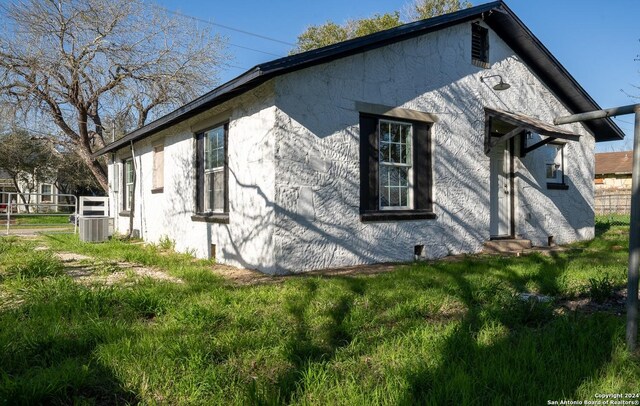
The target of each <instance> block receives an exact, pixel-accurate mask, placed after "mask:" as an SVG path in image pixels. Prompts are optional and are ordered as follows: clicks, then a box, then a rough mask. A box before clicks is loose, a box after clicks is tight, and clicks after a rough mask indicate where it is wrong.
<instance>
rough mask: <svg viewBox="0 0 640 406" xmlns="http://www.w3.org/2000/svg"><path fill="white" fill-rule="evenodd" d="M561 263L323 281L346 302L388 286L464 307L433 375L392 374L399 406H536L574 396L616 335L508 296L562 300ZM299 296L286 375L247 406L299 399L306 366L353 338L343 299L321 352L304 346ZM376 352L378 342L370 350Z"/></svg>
mask: <svg viewBox="0 0 640 406" xmlns="http://www.w3.org/2000/svg"><path fill="white" fill-rule="evenodd" d="M574 255H578V253H576V254H574ZM570 260H571V256H570V255H565V256H561V255H560V256H551V257H545V256H537V255H533V256H530V257H527V258H523V259H522V261H523V262H525V263H526V264H527V265H528V267H529V268H530V269H531V270H530V271H527V272H526V273H518V272H517V271H516V270H514V269H511V267H510V266H511V264H513V261H511V260H503V259H500V258H486V259H485V258H480V259H469V260H464V261H462V262H460V263H453V264H452V263H436V264H431V265H423V266H422V265H417V266H414V267H413V268H412V269H411V268H410V269H406V270H404V271H398V272H397V273H396V274H394V275H379V276H377V277H375V278H372V277H352V276H347V277H345V276H337V277H328V278H337V279H338V280H339V281H340V282H343V281H344V283H345V284H346V285H347V286H349V291H350V293H353V294H363V293H365V292H367V291H369V290H376V289H380V286H379V284H380V285H384V284H388V283H390V281H391V280H393V281H395V284H396V285H397V286H402V285H403V284H414V285H420V286H430V288H435V289H441V290H443V291H447V292H448V293H450V294H452V295H453V296H454V297H455V298H456V299H458V300H460V301H461V302H462V303H463V304H464V306H465V307H466V309H467V311H466V313H465V314H464V316H463V318H462V319H461V320H460V321H459V324H458V325H457V326H455V328H453V329H452V331H451V332H450V333H449V335H448V336H446V337H445V338H444V343H443V345H442V347H441V348H442V349H441V350H440V351H439V352H438V354H437V355H436V354H433V356H434V357H438V359H439V360H440V362H439V364H438V366H436V367H433V366H429V365H428V364H427V362H426V360H425V362H421V360H420V359H419V358H418V359H415V360H414V362H413V363H411V365H410V366H408V367H407V368H406V370H404V372H402V369H401V370H400V371H399V374H400V375H401V376H402V375H403V374H404V376H403V377H402V379H403V381H404V382H405V390H404V393H403V394H402V395H400V397H399V398H398V399H397V402H398V403H399V404H438V405H439V404H491V403H492V404H542V403H546V400H548V399H554V400H556V399H567V398H568V399H571V398H572V397H573V396H574V395H576V394H577V391H578V389H579V387H580V386H581V385H582V384H583V383H584V382H587V381H589V380H590V379H592V378H594V377H596V376H597V374H598V373H599V371H600V370H601V369H602V367H603V366H605V365H606V364H607V363H608V362H609V361H610V360H611V354H612V349H613V348H614V346H615V343H616V342H617V340H618V339H619V338H620V335H621V334H622V333H621V332H622V330H621V326H622V321H621V320H620V319H619V318H617V317H615V316H612V315H608V314H595V315H590V316H585V315H580V314H577V313H570V314H563V315H560V314H556V313H554V307H553V304H552V303H541V302H537V301H522V300H520V299H519V298H518V297H517V296H515V295H514V292H522V291H526V287H532V286H533V287H534V288H535V290H537V291H539V292H542V293H545V294H551V295H553V294H557V293H560V292H562V286H561V283H562V277H563V274H564V273H565V272H566V269H567V265H568V263H569V262H570ZM434 277H435V279H434ZM377 285H378V286H377ZM304 286H305V289H304V292H303V293H301V294H300V295H299V296H297V297H296V299H295V300H293V301H290V302H289V304H288V306H289V311H290V312H291V314H292V315H293V316H294V319H295V323H296V329H295V331H296V333H295V335H293V336H292V337H291V342H290V343H289V346H288V348H289V352H288V359H289V361H290V362H291V363H292V364H293V368H292V369H291V370H290V371H289V372H288V373H286V374H285V375H283V376H280V377H279V378H278V379H277V386H278V389H279V391H280V392H279V396H277V397H276V398H273V397H272V398H268V397H267V398H263V399H262V401H258V402H256V403H262V404H268V403H279V402H284V403H288V402H291V401H292V400H294V399H298V397H297V396H301V399H302V398H303V397H304V396H305V395H304V393H305V390H306V388H305V387H304V380H303V379H302V377H303V374H304V372H305V371H307V370H309V369H310V368H312V367H313V364H314V363H315V364H319V363H326V362H329V361H331V360H332V359H333V357H334V355H335V353H336V351H337V350H338V349H340V348H342V347H345V346H348V345H349V344H350V343H351V341H352V340H353V339H354V337H355V336H356V335H357V334H358V331H352V330H349V329H348V328H345V326H344V320H345V319H346V318H347V317H349V314H350V312H351V311H352V306H353V297H350V296H340V297H337V298H336V301H335V302H334V303H336V304H335V305H334V307H333V308H332V309H331V310H330V311H329V312H328V314H329V316H330V319H331V322H330V323H329V325H328V326H327V331H328V337H329V339H328V340H327V341H326V345H325V346H318V345H317V344H314V341H313V340H312V339H311V337H310V334H311V330H310V328H309V326H308V325H307V323H306V321H305V312H306V311H307V309H308V308H309V307H310V306H311V304H312V302H313V300H314V298H315V296H316V292H317V289H318V286H317V281H315V280H309V281H306V283H305V285H304ZM452 321H453V320H452ZM416 323H417V324H415V323H399V328H395V329H393V330H390V331H389V332H388V333H387V334H386V336H385V337H384V338H382V340H383V341H384V342H389V341H393V340H395V339H396V338H398V337H401V336H403V335H405V334H407V333H409V330H414V329H416V328H420V327H416V326H420V325H422V326H425V327H426V325H425V324H424V317H423V319H422V320H416ZM420 323H423V324H420ZM378 344H382V342H378V343H377V344H376V343H372V346H373V347H375V346H376V345H378ZM316 366H317V367H318V368H321V366H320V365H316ZM254 399H255V398H254ZM269 399H271V400H269ZM274 399H277V401H274ZM298 400H299V399H298Z"/></svg>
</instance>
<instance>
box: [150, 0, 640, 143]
mask: <svg viewBox="0 0 640 406" xmlns="http://www.w3.org/2000/svg"><path fill="white" fill-rule="evenodd" d="M409 1H410V0H388V1H383V0H368V1H362V0H360V1H355V0H324V1H322V2H313V1H312V2H304V1H285V0H273V1H271V2H264V1H254V0H245V1H235V2H233V1H219V0H218V1H205V0H190V1H184V0H183V1H178V0H157V3H158V4H160V5H162V6H164V7H166V8H168V9H171V10H177V11H181V12H183V13H184V14H187V15H191V16H195V17H198V18H201V19H204V20H207V21H211V22H214V23H218V24H222V25H227V26H231V27H234V28H238V29H241V30H246V31H251V32H255V33H258V34H261V35H264V36H268V37H272V38H275V39H278V40H281V41H284V42H289V43H294V42H295V40H296V37H297V35H298V34H300V33H301V32H302V31H304V30H305V28H306V27H307V26H309V25H311V24H322V23H324V22H326V21H327V20H333V21H336V22H343V21H345V20H347V19H349V18H359V17H367V16H370V15H372V14H374V13H384V12H389V11H393V10H403V9H404V8H405V7H406V6H407V4H409ZM472 3H473V4H474V5H478V4H482V3H486V1H477V0H476V1H472ZM507 5H508V6H509V7H510V8H511V9H512V10H513V11H514V12H515V13H516V14H517V15H518V17H520V19H521V20H522V21H523V22H524V23H525V24H526V25H527V26H528V27H529V29H530V30H531V31H532V32H533V33H534V34H535V35H536V36H537V37H538V38H539V39H540V40H541V41H542V43H543V44H545V46H546V47H547V48H548V49H549V50H550V51H551V53H553V55H554V56H555V57H556V58H557V59H558V60H559V61H560V62H561V63H562V64H563V65H564V67H565V68H566V69H567V70H568V71H569V73H571V74H572V75H573V76H574V77H575V78H576V80H577V81H578V82H579V83H580V84H581V85H582V86H583V87H584V88H585V89H586V90H587V92H589V94H591V96H592V97H593V98H594V99H595V100H596V102H598V104H599V105H600V106H601V107H603V108H606V107H615V106H619V105H626V104H633V103H635V102H640V100H634V99H633V98H631V97H629V96H628V95H626V94H625V93H624V92H623V90H624V91H626V92H628V93H631V94H637V95H639V96H640V89H636V88H634V87H633V85H634V84H635V85H639V86H640V62H638V61H634V58H637V57H638V54H640V24H639V23H638V22H639V20H640V1H638V0H609V1H603V0H581V1H576V0H510V1H509V0H507ZM198 24H204V23H198ZM203 26H206V25H203ZM211 28H212V30H213V31H214V32H218V33H220V34H222V35H224V36H226V37H227V38H228V40H229V42H230V43H231V44H234V45H232V46H230V47H229V52H230V53H231V54H232V55H234V57H235V58H234V60H233V61H231V62H230V64H231V65H234V66H235V67H229V68H228V69H227V70H226V71H224V72H222V74H221V80H222V81H226V80H229V79H231V78H233V77H235V76H237V75H239V74H241V73H242V72H243V71H244V70H246V69H249V68H251V67H252V66H254V65H256V64H258V63H261V62H264V61H267V60H271V59H275V58H276V56H274V55H279V56H285V55H286V54H287V53H288V51H289V50H290V49H291V46H289V45H285V44H282V43H278V42H274V41H268V40H264V39H260V38H256V37H253V36H249V35H246V34H242V33H238V32H235V31H231V30H227V29H224V28H220V27H215V26H212V27H211ZM240 47H248V48H253V49H255V50H259V51H262V52H267V53H269V54H265V53H260V52H256V51H251V50H247V49H243V48H240ZM271 54H274V55H271ZM616 122H617V124H618V125H619V126H620V127H621V128H622V129H623V130H624V131H625V133H626V134H627V137H626V138H625V141H620V142H615V143H600V144H598V146H597V150H598V151H610V150H622V149H630V148H631V146H632V144H631V138H632V137H633V116H623V117H620V118H619V119H617V120H616Z"/></svg>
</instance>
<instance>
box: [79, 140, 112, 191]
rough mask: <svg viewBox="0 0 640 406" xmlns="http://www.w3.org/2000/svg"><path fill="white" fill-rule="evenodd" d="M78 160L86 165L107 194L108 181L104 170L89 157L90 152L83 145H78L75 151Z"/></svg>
mask: <svg viewBox="0 0 640 406" xmlns="http://www.w3.org/2000/svg"><path fill="white" fill-rule="evenodd" d="M76 152H77V153H78V155H79V156H80V158H81V159H82V160H83V161H84V163H85V164H86V165H87V167H88V168H89V170H91V173H93V176H95V177H96V180H97V181H98V184H99V185H100V187H101V188H102V189H103V190H104V191H105V193H108V192H109V179H108V177H107V171H106V169H105V168H104V167H103V166H102V165H101V164H100V162H99V161H98V160H96V159H93V158H92V157H91V152H90V151H89V150H87V149H86V148H85V147H84V146H83V145H78V148H77V150H76Z"/></svg>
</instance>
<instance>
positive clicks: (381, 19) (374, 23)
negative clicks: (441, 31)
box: [290, 0, 471, 54]
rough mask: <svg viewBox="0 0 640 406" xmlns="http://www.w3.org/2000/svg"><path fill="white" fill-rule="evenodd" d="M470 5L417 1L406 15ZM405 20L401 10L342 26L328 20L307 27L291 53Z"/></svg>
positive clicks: (425, 15)
mask: <svg viewBox="0 0 640 406" xmlns="http://www.w3.org/2000/svg"><path fill="white" fill-rule="evenodd" d="M468 7H471V3H469V2H468V1H467V0H463V1H462V2H461V1H460V0H415V1H414V2H413V3H412V4H410V5H409V6H408V8H407V11H406V14H407V16H408V18H409V21H416V20H422V19H425V18H431V17H435V16H439V15H442V14H446V13H452V12H454V11H458V10H460V9H463V8H468ZM403 23H404V22H403V21H402V19H401V18H400V12H399V11H394V12H391V13H384V14H375V15H373V16H372V17H369V18H363V19H359V20H348V21H347V22H346V23H344V24H342V25H340V24H336V23H335V22H333V21H327V22H326V23H324V24H321V25H312V26H310V27H308V28H307V29H306V30H305V31H304V32H303V33H302V34H300V35H299V36H298V40H297V42H296V47H295V48H294V49H293V50H292V51H291V52H290V53H291V54H297V53H300V52H304V51H310V50H312V49H316V48H321V47H324V46H327V45H331V44H335V43H337V42H342V41H346V40H348V39H352V38H357V37H362V36H364V35H369V34H373V33H375V32H378V31H383V30H388V29H390V28H394V27H397V26H399V25H401V24H403Z"/></svg>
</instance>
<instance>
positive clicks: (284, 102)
mask: <svg viewBox="0 0 640 406" xmlns="http://www.w3.org/2000/svg"><path fill="white" fill-rule="evenodd" d="M470 35H471V26H470V24H461V25H459V26H454V27H451V28H447V29H443V30H441V31H438V32H435V33H432V34H428V35H425V36H422V37H420V38H415V39H410V40H406V41H403V42H400V43H396V44H392V45H389V46H386V47H384V48H380V49H376V50H372V51H368V52H365V53H363V54H358V55H355V56H350V57H347V58H343V59H340V60H338V61H334V62H331V63H328V64H324V65H319V66H315V67H311V68H308V69H305V70H301V71H298V72H293V73H289V74H287V75H283V76H281V77H279V78H277V79H275V81H276V85H275V91H276V94H275V102H276V107H277V111H276V121H277V129H276V133H275V138H276V161H275V162H276V166H275V170H276V179H275V199H276V200H275V204H276V207H277V208H278V210H277V212H276V218H275V239H276V243H275V248H276V250H277V251H276V261H277V268H278V270H279V271H289V272H298V271H304V270H308V269H314V268H326V267H339V266H346V265H353V264H361V263H373V262H386V261H406V260H411V259H413V255H414V246H415V245H419V244H420V245H425V249H426V255H427V256H428V257H431V258H435V257H441V256H444V255H447V254H456V253H461V252H476V251H478V250H480V249H481V247H482V243H483V242H484V241H485V240H487V239H488V238H489V220H490V213H489V158H488V156H486V155H485V154H484V149H483V142H484V110H483V107H485V106H487V107H493V108H497V109H502V110H508V111H513V112H520V113H523V114H526V115H530V116H533V117H537V118H540V119H542V120H545V121H547V122H550V121H552V119H553V118H554V117H556V116H559V115H566V114H568V113H569V112H568V111H567V110H566V109H565V108H564V107H563V105H562V104H561V103H560V102H559V101H558V100H557V98H556V97H555V96H554V95H553V94H551V93H550V92H549V90H548V89H547V88H546V87H545V86H544V85H543V84H542V83H541V82H540V81H539V80H538V78H537V77H536V76H535V75H533V74H532V73H531V72H530V70H529V69H528V68H527V66H525V65H524V63H523V62H522V61H520V59H519V58H518V57H517V56H515V55H514V53H513V51H512V50H511V49H509V47H507V46H506V44H505V43H504V42H503V41H502V40H501V39H499V38H498V37H497V35H495V33H494V32H492V31H490V64H491V68H490V69H481V68H478V67H476V66H474V65H472V64H471V60H470V59H471V58H470V55H471V49H470V47H471V41H470ZM492 74H501V75H502V76H503V78H504V80H505V81H506V82H508V83H510V84H511V88H510V89H508V90H506V91H502V92H496V91H494V90H493V89H492V88H491V86H492V85H493V84H495V83H494V82H492V81H491V80H488V81H487V83H482V82H480V77H481V76H488V75H492ZM493 80H497V79H496V78H494V79H493ZM496 83H497V82H496ZM356 102H366V103H375V104H382V105H387V106H394V107H396V106H397V107H403V108H407V109H412V110H418V111H423V112H428V113H433V114H435V115H437V116H438V118H439V121H438V122H437V123H436V124H435V125H434V126H433V127H432V135H433V144H432V149H433V158H434V159H433V171H434V188H433V197H434V203H435V205H434V211H435V213H436V215H437V219H435V220H420V221H402V222H378V223H363V222H361V221H360V217H359V183H360V174H359V125H358V124H359V112H358V111H357V110H356V107H355V103H356ZM563 128H565V129H567V130H571V131H574V132H577V133H580V134H583V136H582V137H581V141H580V142H579V143H572V145H570V147H569V149H568V151H567V155H566V162H567V166H568V168H569V171H568V178H569V180H570V182H571V183H570V189H569V190H567V191H547V190H546V188H536V187H535V186H531V183H532V177H534V175H535V173H529V172H528V171H527V170H523V171H522V172H523V174H522V175H521V176H519V177H518V179H517V180H516V188H517V189H518V190H519V199H520V200H519V202H518V204H517V210H516V211H517V212H516V223H517V227H518V230H517V234H522V235H523V236H527V237H531V238H532V239H534V240H535V241H534V242H537V243H541V242H544V243H546V234H549V233H551V234H550V235H554V237H555V239H556V241H557V242H568V241H573V240H576V239H582V238H591V237H592V236H593V193H592V188H593V186H592V179H593V149H594V140H593V137H592V136H591V135H590V134H589V133H588V132H587V131H586V130H585V129H584V127H582V125H580V124H574V125H568V126H563ZM535 159H536V152H535V151H534V152H531V153H530V154H529V155H528V157H527V158H526V159H525V160H523V161H522V162H520V166H521V167H522V168H526V166H527V165H528V164H529V163H531V162H534V161H535ZM534 172H535V170H534ZM523 207H531V208H532V210H535V211H536V212H535V215H534V217H532V218H534V219H535V220H536V221H535V222H527V221H525V220H524V216H525V215H524V212H525V210H523V209H522V208H523ZM543 235H544V238H543ZM543 240H544V241H543Z"/></svg>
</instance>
